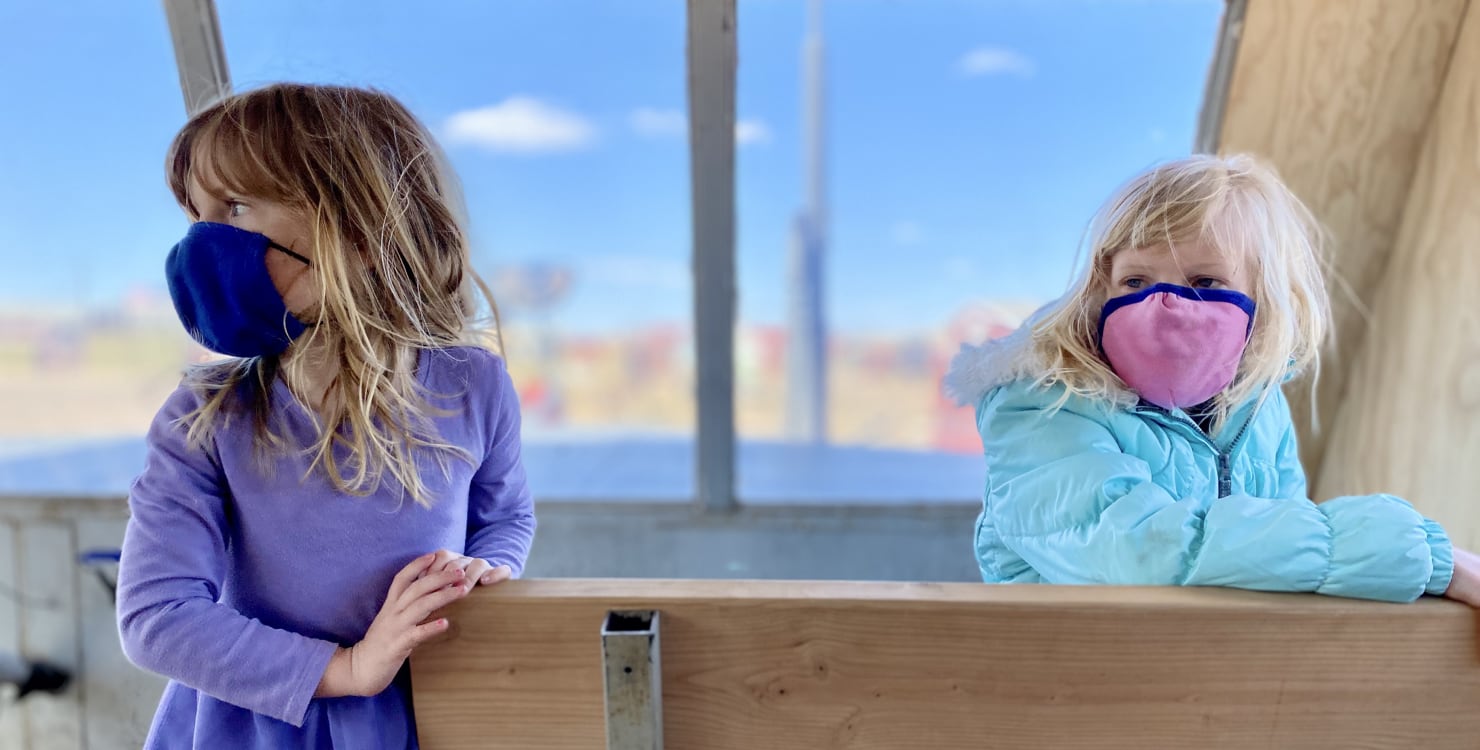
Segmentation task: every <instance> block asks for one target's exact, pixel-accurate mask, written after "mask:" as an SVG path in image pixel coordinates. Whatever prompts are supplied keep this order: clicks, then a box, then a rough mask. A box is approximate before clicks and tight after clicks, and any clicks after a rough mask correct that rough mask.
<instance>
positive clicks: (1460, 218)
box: [1321, 10, 1480, 548]
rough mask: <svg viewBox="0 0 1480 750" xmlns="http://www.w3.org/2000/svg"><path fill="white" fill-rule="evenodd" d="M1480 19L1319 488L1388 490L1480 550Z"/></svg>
mask: <svg viewBox="0 0 1480 750" xmlns="http://www.w3.org/2000/svg"><path fill="white" fill-rule="evenodd" d="M1477 134H1480V12H1477V11H1475V10H1472V11H1471V12H1470V13H1469V14H1468V15H1467V16H1466V18H1465V23H1464V27H1463V29H1462V31H1461V33H1460V38H1459V41H1458V43H1457V44H1456V46H1455V57H1454V61H1453V64H1452V65H1451V66H1450V73H1449V78H1448V80H1447V81H1446V83H1445V87H1444V92H1443V95H1442V97H1441V99H1440V102H1439V107H1438V110H1437V111H1436V112H1435V116H1434V124H1433V128H1432V131H1431V133H1430V135H1429V138H1428V141H1427V143H1426V144H1425V147H1424V151H1423V156H1422V159H1421V161H1420V164H1419V168H1418V173H1417V176H1416V177H1415V179H1414V181H1413V189H1412V191H1411V192H1410V193H1409V194H1408V200H1407V210H1406V212H1405V214H1404V218H1403V226H1402V231H1401V233H1400V234H1399V236H1398V240H1397V244H1396V248H1395V250H1394V257H1393V260H1392V261H1391V262H1390V263H1389V264H1388V268H1387V272H1386V273H1385V274H1384V277H1383V280H1382V285H1381V287H1380V290H1379V293H1378V297H1377V301H1376V305H1375V320H1376V323H1375V326H1374V328H1373V330H1372V332H1371V333H1370V334H1369V335H1368V338H1367V343H1366V346H1365V348H1364V350H1363V352H1362V355H1361V357H1360V358H1359V360H1358V361H1357V363H1356V366H1355V368H1354V376H1353V379H1352V385H1351V388H1350V392H1349V394H1348V399H1347V405H1346V406H1345V407H1344V408H1343V411H1342V414H1341V418H1340V419H1339V420H1338V422H1337V424H1336V428H1337V429H1336V431H1335V437H1334V438H1333V439H1332V441H1331V446H1330V449H1329V454H1330V455H1329V459H1328V461H1327V465H1326V467H1325V470H1324V471H1323V474H1322V477H1321V485H1322V486H1323V487H1330V488H1332V490H1333V491H1335V492H1342V493H1345V492H1372V491H1379V490H1382V491H1390V492H1394V493H1397V494H1401V495H1403V496H1404V497H1407V498H1409V499H1410V500H1412V501H1413V502H1414V503H1415V504H1416V505H1418V507H1419V508H1420V509H1421V510H1423V511H1424V512H1425V513H1427V514H1429V515H1431V516H1433V517H1434V518H1436V519H1438V520H1439V521H1441V522H1443V523H1444V524H1445V526H1446V527H1447V528H1448V530H1449V532H1450V534H1451V535H1452V536H1453V537H1454V539H1455V541H1456V543H1457V544H1461V545H1463V546H1466V547H1470V548H1474V547H1476V546H1477V545H1480V503H1477V502H1476V501H1477V499H1480V461H1477V460H1476V458H1477V457H1480V254H1477V252H1476V243H1477V242H1480V135H1477Z"/></svg>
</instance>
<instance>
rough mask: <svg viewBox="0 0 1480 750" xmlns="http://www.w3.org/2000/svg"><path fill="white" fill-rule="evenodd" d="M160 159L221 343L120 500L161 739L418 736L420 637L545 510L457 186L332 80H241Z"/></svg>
mask: <svg viewBox="0 0 1480 750" xmlns="http://www.w3.org/2000/svg"><path fill="white" fill-rule="evenodd" d="M166 167H167V171H168V176H169V183H170V187H171V189H172V190H173V191H174V194H175V198H176V200H178V201H179V203H180V206H181V207H182V208H183V209H184V211H185V213H186V214H187V215H188V216H189V218H190V219H191V221H193V222H194V223H193V224H192V225H191V226H190V229H189V231H188V232H187V233H186V234H185V237H184V239H183V240H181V241H180V242H179V243H178V244H177V245H175V247H174V248H173V249H172V250H171V251H170V253H169V256H168V258H167V261H166V272H167V282H168V284H169V288H170V292H171V296H172V298H173V300H174V303H175V308H176V311H177V312H178V313H179V316H180V319H181V321H182V323H183V324H184V326H185V328H186V329H187V330H188V331H189V332H190V333H191V335H192V336H193V337H195V339H196V340H197V341H199V342H200V343H201V344H202V345H203V346H205V347H206V348H208V349H210V350H212V351H215V352H217V353H219V354H222V355H226V356H225V358H224V359H220V360H216V361H213V362H209V363H206V364H204V365H201V366H198V367H197V368H195V369H194V370H192V371H191V372H189V373H187V375H186V377H185V380H184V382H183V383H182V384H181V386H180V387H179V389H178V390H176V391H175V393H174V394H173V395H172V396H170V397H169V399H168V400H167V401H166V403H165V405H164V407H163V408H162V409H161V410H160V412H159V415H158V416H157V417H156V418H155V420H154V424H153V426H152V427H151V428H150V430H149V435H148V444H149V452H148V459H147V462H146V464H145V467H144V470H143V473H142V474H141V475H140V476H139V478H138V479H137V481H136V482H135V483H134V485H133V488H132V491H131V493H130V497H129V508H130V511H131V517H130V520H129V523H128V528H127V531H126V533H125V537H124V544H123V554H122V560H121V564H120V569H119V580H118V624H119V630H120V633H121V635H122V641H123V647H124V652H125V653H126V654H127V655H128V657H129V658H130V659H131V660H132V661H133V662H134V663H135V664H138V665H139V666H141V667H143V668H145V669H148V670H151V671H154V672H157V673H159V674H161V675H164V676H166V677H168V678H170V682H169V684H168V686H167V687H166V689H165V694H164V698H163V700H162V701H161V704H160V706H159V710H158V712H157V713H156V715H155V717H154V723H153V726H152V728H151V729H150V733H149V738H148V741H147V742H146V747H150V748H156V747H157V748H171V747H259V748H283V747H316V748H329V747H339V748H406V747H414V746H415V745H416V737H415V726H414V721H413V717H412V713H411V703H410V692H409V676H408V673H407V672H406V670H405V669H404V663H405V661H406V658H407V656H408V655H409V654H410V653H411V651H412V650H413V649H415V648H416V647H417V646H418V645H419V644H421V643H423V642H424V641H426V639H428V638H430V637H432V636H434V635H436V634H437V633H440V632H443V631H445V630H446V629H447V625H448V624H447V622H446V621H445V620H444V619H435V620H432V619H429V618H430V617H431V615H432V613H433V612H435V611H437V610H438V609H440V608H441V607H443V606H445V605H447V604H450V603H451V602H453V601H455V600H457V599H459V598H461V597H463V596H466V595H467V594H468V592H469V591H470V590H471V589H472V588H473V586H475V585H478V584H485V585H491V584H496V583H498V582H500V581H503V580H505V579H508V578H510V577H513V576H517V575H518V574H519V573H520V572H521V570H522V569H523V567H524V562H525V559H526V557H527V556H528V554H529V548H530V543H531V540H532V538H533V535H534V529H535V520H534V514H533V509H532V505H531V501H530V493H529V488H528V487H527V485H526V482H525V475H524V470H523V467H522V463H521V459H520V442H519V423H520V421H519V404H518V399H517V397H516V395H515V391H514V388H513V385H512V384H511V383H510V380H509V375H508V372H507V370H506V369H505V367H504V362H503V360H502V359H501V358H500V356H499V355H498V353H497V343H498V342H497V318H496V312H495V310H496V308H495V307H494V305H493V300H492V299H491V298H490V297H489V296H488V294H487V290H486V287H485V286H484V285H483V284H482V282H481V281H480V280H479V278H478V275H477V274H476V273H475V272H474V270H473V267H472V265H471V261H470V255H469V247H468V235H467V231H466V228H465V227H464V222H463V218H462V207H461V203H460V198H459V196H458V193H457V190H456V182H455V180H454V178H453V176H452V174H451V173H450V171H449V170H448V169H447V167H446V165H445V160H444V159H443V157H442V155H441V153H440V151H439V150H438V148H437V146H436V144H435V142H434V141H433V139H432V138H431V136H430V135H429V134H428V132H427V130H426V128H425V127H423V126H422V125H421V123H419V122H418V121H417V120H416V118H415V117H413V116H412V115H411V113H410V112H409V111H407V110H406V108H405V107H404V106H402V105H401V104H400V103H399V102H397V101H396V100H395V99H393V98H391V97H390V96H387V95H385V94H382V93H379V92H376V91H369V90H363V89H357V88H346V87H338V86H310V85H294V84H281V85H274V86H268V87H266V88H262V89H259V90H255V91H251V92H248V93H244V94H240V95H237V96H232V97H229V98H226V99H225V100H223V101H221V102H219V103H217V104H216V105H214V106H212V107H210V108H208V109H206V110H205V111H203V112H201V113H199V114H197V115H196V116H194V117H193V118H191V119H190V121H189V122H188V123H187V124H186V125H185V127H184V129H182V130H181V131H180V133H179V134H178V135H177V136H176V137H175V140H174V143H173V144H172V145H171V147H170V151H169V155H168V157H167V163H166Z"/></svg>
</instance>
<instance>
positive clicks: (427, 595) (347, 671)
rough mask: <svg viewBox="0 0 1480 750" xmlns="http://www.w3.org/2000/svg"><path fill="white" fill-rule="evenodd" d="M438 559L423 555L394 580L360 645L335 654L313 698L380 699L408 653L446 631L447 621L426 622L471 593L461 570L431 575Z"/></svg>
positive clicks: (444, 568)
mask: <svg viewBox="0 0 1480 750" xmlns="http://www.w3.org/2000/svg"><path fill="white" fill-rule="evenodd" d="M437 559H438V558H437V556H436V555H433V554H430V553H429V554H425V555H422V556H421V557H418V558H416V559H415V560H412V561H411V562H410V564H408V565H407V566H406V567H404V568H402V569H401V572H399V573H397V574H396V577H395V579H394V580H393V581H391V587H390V590H389V591H388V592H387V593H386V596H385V604H384V605H382V606H381V608H380V614H377V615H376V616H375V621H374V622H372V623H370V629H369V630H368V631H366V632H365V637H364V639H362V640H361V641H360V642H359V643H356V644H355V645H354V647H353V648H348V649H344V648H341V649H340V650H339V651H337V652H336V653H335V654H334V656H333V658H331V659H330V660H329V668H328V669H326V670H324V677H323V679H322V680H320V682H319V689H318V691H317V692H316V693H315V697H319V698H333V697H338V696H343V695H360V696H372V695H377V694H379V693H380V692H381V691H382V690H385V689H386V687H387V686H389V685H390V684H391V680H392V679H394V678H395V676H396V672H398V671H400V669H401V665H402V664H403V663H405V661H406V657H408V656H410V655H411V652H412V650H414V649H415V648H416V647H417V646H420V645H421V644H423V643H425V642H426V641H427V639H429V638H431V637H432V636H434V635H437V634H438V633H441V632H443V631H445V630H447V619H446V618H441V619H438V620H435V621H432V622H426V619H427V618H428V617H430V616H431V615H432V613H433V612H436V611H437V610H439V609H441V608H443V607H445V606H447V605H449V604H451V603H453V602H455V601H457V600H458V599H461V598H463V597H464V596H466V595H467V593H468V589H469V588H470V587H468V586H464V585H463V579H464V575H465V573H464V571H463V568H461V567H456V566H451V567H446V566H444V567H443V568H440V569H434V568H433V565H434V564H435V561H436V560H437Z"/></svg>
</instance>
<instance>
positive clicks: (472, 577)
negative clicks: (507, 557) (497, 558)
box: [463, 557, 493, 589]
mask: <svg viewBox="0 0 1480 750" xmlns="http://www.w3.org/2000/svg"><path fill="white" fill-rule="evenodd" d="M466 559H467V561H468V566H467V567H466V568H463V570H464V571H466V572H467V578H464V579H463V588H466V589H470V588H472V587H474V586H477V585H478V584H479V583H482V581H483V575H484V574H485V573H487V572H488V571H490V570H492V569H493V566H492V565H490V564H489V563H488V561H487V560H483V559H479V558H475V557H469V558H466Z"/></svg>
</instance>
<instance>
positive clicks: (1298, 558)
mask: <svg viewBox="0 0 1480 750" xmlns="http://www.w3.org/2000/svg"><path fill="white" fill-rule="evenodd" d="M973 358H975V359H976V360H977V361H973ZM991 359H992V356H991V353H990V352H988V351H987V350H986V349H971V348H968V349H967V350H966V351H963V353H962V355H961V356H960V357H958V358H957V362H956V363H955V367H954V370H955V371H954V372H953V373H952V375H951V376H950V377H949V378H948V381H947V385H948V388H949V389H951V390H952V391H953V392H954V393H955V394H956V396H957V398H958V399H961V400H963V401H966V402H968V403H974V405H975V406H976V417H977V428H978V430H979V431H980V432H981V436H982V445H983V447H984V449H985V452H986V460H987V487H986V497H985V502H984V504H983V510H982V513H981V516H980V518H979V520H978V522H977V525H976V557H977V561H978V563H979V564H980V566H981V571H982V578H983V579H984V580H986V581H987V582H990V583H1080V584H1090V583H1099V584H1124V585H1181V586H1230V587H1235V588H1243V589H1257V590H1261V591H1314V592H1319V593H1322V594H1330V595H1334V596H1348V597H1357V598H1363V599H1379V600H1385V601H1395V602H1406V601H1412V600H1414V599H1417V598H1418V597H1419V596H1421V595H1423V594H1425V593H1428V594H1442V593H1443V592H1444V591H1445V590H1446V589H1447V588H1448V587H1449V579H1450V577H1451V575H1452V574H1453V571H1454V562H1453V550H1452V548H1451V547H1450V542H1449V539H1448V537H1447V536H1446V535H1445V533H1444V530H1443V529H1442V528H1441V527H1440V526H1439V524H1437V523H1435V522H1434V521H1431V520H1429V519H1426V518H1424V517H1423V516H1422V515H1420V514H1419V513H1418V512H1417V511H1416V510H1414V509H1413V507H1412V506H1411V505H1409V504H1408V503H1406V502H1404V501H1403V500H1400V499H1398V498H1396V497H1392V496H1390V495H1366V496H1360V497H1342V498H1337V499H1333V500H1329V501H1327V502H1324V503H1320V504H1317V503H1313V502H1311V501H1310V499H1308V497H1307V490H1306V481H1305V472H1304V470H1303V469H1302V468H1301V465H1300V458H1299V454H1298V452H1297V450H1296V442H1295V441H1296V438H1295V431H1294V427H1293V424H1292V423H1291V420H1290V409H1289V405H1288V403H1287V402H1286V401H1285V397H1284V395H1283V394H1281V393H1280V392H1279V391H1278V389H1276V390H1274V391H1273V392H1272V393H1271V394H1270V395H1269V396H1267V397H1266V398H1265V399H1264V400H1263V403H1262V404H1256V403H1250V404H1248V405H1246V406H1244V407H1243V408H1242V409H1241V410H1239V411H1237V412H1235V413H1234V414H1233V415H1232V416H1231V418H1230V419H1229V420H1228V426H1227V427H1226V428H1225V429H1224V430H1223V431H1222V432H1221V434H1219V435H1217V436H1216V438H1214V439H1210V438H1208V437H1207V436H1206V435H1205V434H1204V433H1203V432H1202V430H1200V429H1199V428H1198V427H1197V425H1196V423H1194V422H1193V421H1192V419H1191V418H1189V417H1188V416H1187V415H1186V414H1185V413H1183V412H1182V411H1180V410H1175V411H1170V412H1168V411H1163V410H1161V409H1159V408H1157V407H1155V406H1149V405H1142V406H1139V407H1134V408H1127V407H1123V406H1113V405H1110V404H1106V403H1099V402H1092V401H1089V400H1087V399H1084V398H1078V397H1070V398H1069V399H1068V401H1067V402H1065V403H1064V405H1063V406H1062V407H1061V408H1059V409H1057V410H1055V409H1054V406H1055V404H1056V403H1058V402H1059V400H1060V399H1061V397H1062V396H1063V393H1064V391H1063V390H1062V388H1061V387H1055V386H1050V387H1046V388H1044V387H1035V386H1034V385H1033V381H1032V380H1031V379H1027V378H1023V377H1020V375H1021V373H1018V375H1019V376H1018V377H1010V378H1008V379H1006V380H1002V379H1001V377H1002V375H1003V372H1002V371H1000V368H997V369H998V371H994V367H993V364H992V363H991V362H990V360H991Z"/></svg>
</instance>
